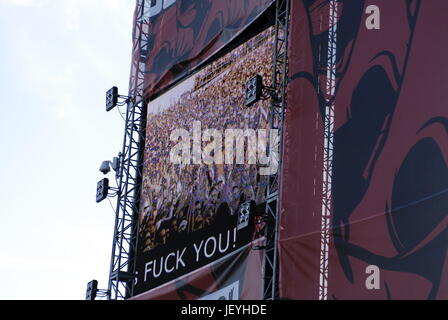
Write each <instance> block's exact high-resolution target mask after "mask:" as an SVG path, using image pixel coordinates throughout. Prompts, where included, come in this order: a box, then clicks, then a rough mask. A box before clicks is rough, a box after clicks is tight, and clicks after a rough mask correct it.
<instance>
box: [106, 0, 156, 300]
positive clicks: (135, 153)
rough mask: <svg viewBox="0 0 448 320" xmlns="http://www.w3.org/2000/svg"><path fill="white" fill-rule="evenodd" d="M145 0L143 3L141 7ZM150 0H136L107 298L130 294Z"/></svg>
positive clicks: (140, 179) (135, 245) (140, 171)
mask: <svg viewBox="0 0 448 320" xmlns="http://www.w3.org/2000/svg"><path fill="white" fill-rule="evenodd" d="M145 1H146V2H147V4H146V6H145ZM149 5H150V0H137V12H136V14H137V15H136V19H137V20H136V24H135V27H134V31H133V45H134V47H133V54H134V56H133V59H132V66H131V76H130V83H129V102H128V104H127V110H126V119H125V133H124V139H123V149H122V152H121V158H120V169H119V172H118V173H117V184H118V192H117V207H116V212H115V226H114V238H113V244H112V256H111V264H110V275H109V285H108V291H107V294H108V296H107V298H108V299H109V300H121V299H127V298H129V297H131V296H132V294H133V286H134V280H135V254H136V248H137V235H138V232H137V231H138V214H139V200H140V194H141V181H142V169H143V153H144V144H145V129H146V111H147V110H146V108H147V104H146V101H144V99H143V98H142V97H143V85H144V70H145V61H146V56H147V53H148V30H147V28H148V24H147V23H145V15H146V14H147V13H146V12H147V10H145V8H146V7H148V6H149Z"/></svg>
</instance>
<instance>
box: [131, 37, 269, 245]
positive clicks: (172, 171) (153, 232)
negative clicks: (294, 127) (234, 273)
mask: <svg viewBox="0 0 448 320" xmlns="http://www.w3.org/2000/svg"><path fill="white" fill-rule="evenodd" d="M271 33H272V30H267V31H266V32H265V33H263V34H261V35H258V36H257V37H256V38H254V39H252V40H251V41H249V42H247V43H245V44H244V45H242V46H240V47H239V48H237V49H235V50H234V51H232V52H231V53H229V54H227V55H226V56H224V57H222V58H221V59H220V60H218V61H217V62H215V63H214V64H212V65H211V66H209V67H208V68H205V69H203V70H202V71H200V72H198V73H197V74H196V75H195V77H196V79H195V80H196V81H195V86H194V89H193V90H191V91H189V92H186V93H184V94H183V95H182V96H181V97H180V98H179V100H178V101H177V102H175V103H173V104H172V105H170V106H169V107H168V108H166V109H164V110H163V111H162V112H160V113H151V110H149V113H150V114H149V116H148V124H147V139H146V146H145V161H144V178H143V191H142V197H141V204H140V208H141V213H140V236H141V241H142V242H141V245H142V249H143V251H144V252H145V251H148V250H151V249H152V248H154V247H156V246H159V245H163V244H166V243H167V242H168V241H171V240H173V239H175V238H177V237H180V236H182V235H185V234H188V233H190V232H194V231H198V230H201V229H204V228H207V227H212V226H213V225H214V224H222V223H227V224H229V223H232V222H229V221H234V222H235V224H236V218H237V214H236V213H237V211H238V207H239V206H240V204H241V203H243V202H246V201H255V202H256V203H257V204H258V203H261V202H263V201H264V200H265V192H266V177H264V176H260V175H259V172H258V167H257V166H256V165H248V164H246V165H236V164H234V165H216V164H215V165H194V164H190V165H178V164H173V163H171V162H170V150H171V148H172V147H173V146H174V143H173V142H172V141H170V135H171V132H172V131H173V130H175V129H179V128H182V129H186V130H190V131H191V129H192V125H193V122H194V121H201V124H202V127H203V129H204V128H213V129H220V130H225V129H248V128H250V129H255V130H256V129H267V127H268V119H267V115H268V108H269V102H268V101H262V102H260V103H258V104H256V105H254V106H253V107H251V108H247V107H245V84H246V82H247V81H248V80H249V79H251V78H252V77H253V76H255V75H256V74H260V75H262V77H263V79H264V82H265V85H269V84H270V77H271V72H272V71H271V70H272V52H273V37H272V36H271Z"/></svg>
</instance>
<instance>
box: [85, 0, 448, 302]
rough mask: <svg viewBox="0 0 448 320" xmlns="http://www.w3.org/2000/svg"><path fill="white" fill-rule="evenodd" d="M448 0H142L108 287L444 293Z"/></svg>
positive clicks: (132, 291)
mask: <svg viewBox="0 0 448 320" xmlns="http://www.w3.org/2000/svg"><path fill="white" fill-rule="evenodd" d="M164 3H165V5H163V4H164ZM447 10H448V2H446V0H432V1H422V0H415V1H408V0H394V1H374V0H359V1H353V0H309V1H308V0H275V1H274V0H246V1H241V0H213V1H207V0H203V1H201V0H198V1H192V0H177V1H161V0H157V1H154V0H153V1H149V0H137V6H136V11H135V17H134V22H135V24H134V32H133V37H134V47H133V62H132V70H131V78H130V89H129V96H128V97H127V102H128V105H127V112H126V127H125V137H124V143H123V151H122V153H121V155H120V166H119V172H118V174H117V177H118V189H117V190H118V192H117V195H118V200H117V201H118V202H117V211H116V223H115V231H114V240H113V250H112V259H111V268H110V280H109V288H108V298H109V299H135V300H147V299H185V300H187V299H191V300H196V299H230V300H232V299H240V300H245V299H252V300H257V299H266V300H274V299H297V300H330V299H338V300H340V299H448V286H447V279H448V256H447V249H448V248H447V243H448V227H447V215H446V208H448V192H447V190H448V182H447V181H448V167H447V163H448V160H447V159H448V148H447V145H448V143H447V141H448V135H447V132H448V120H447V119H448V113H447V108H446V107H445V104H444V96H443V93H444V92H446V91H447V86H446V83H447V82H446V81H445V78H444V77H445V75H446V74H447V72H448V67H447V64H446V63H444V61H445V60H446V59H445V57H446V55H447V54H448V47H447V45H446V43H445V42H444V41H443V39H444V34H446V32H447V31H448V24H447V23H446V19H445V17H444V13H445V12H447ZM428 55H430V56H431V59H428ZM246 86H247V87H246ZM116 91H117V90H115V89H114V91H112V92H116ZM109 100H110V99H109ZM112 101H113V100H112ZM229 129H232V130H240V131H239V132H240V133H243V134H242V136H243V137H242V139H241V140H242V141H243V142H242V145H243V149H244V152H242V154H243V158H244V155H246V154H247V155H248V158H250V156H249V155H250V154H251V152H252V155H253V152H254V150H253V149H251V148H250V147H249V143H248V144H247V146H246V145H245V144H244V143H245V141H250V139H255V138H260V134H259V132H262V133H263V132H265V133H266V132H267V131H269V132H271V133H272V132H276V133H277V135H273V136H270V137H269V138H267V136H266V135H265V136H264V138H262V139H261V140H260V139H259V140H258V142H259V143H258V144H261V145H262V148H261V149H263V147H264V151H266V147H267V146H269V147H268V148H267V149H269V150H270V152H269V154H270V156H266V157H265V158H264V160H266V159H268V161H267V162H266V161H264V162H263V165H261V164H260V163H258V162H250V164H248V165H247V164H244V161H243V162H241V163H231V164H229V163H218V162H219V161H216V159H218V158H219V157H220V156H223V155H222V154H221V153H222V150H223V149H226V148H223V147H227V143H226V140H225V139H222V138H223V136H226V132H227V131H228V130H229ZM263 130H265V131H263ZM228 132H230V131H228ZM262 136H263V135H261V137H262ZM267 140H269V143H268V142H267ZM211 141H213V142H214V143H215V147H211V146H212V144H211V143H210V142H211ZM217 141H223V143H222V145H221V144H218V145H219V146H218V147H216V142H217ZM252 141H255V140H252ZM260 141H261V143H260ZM209 143H210V144H209ZM233 143H234V141H233V140H231V145H232V148H233ZM237 143H238V142H237V140H235V145H237ZM253 145H255V144H253ZM191 146H192V148H191ZM173 148H174V149H173ZM275 150H277V151H278V152H272V151H275ZM230 155H231V159H232V160H233V157H236V158H237V156H235V153H230ZM224 158H225V157H224ZM173 159H174V160H173ZM252 160H253V159H252ZM252 160H251V161H252ZM267 163H269V164H272V163H275V164H276V166H277V168H278V170H274V171H273V172H271V173H270V174H260V172H261V171H259V170H260V169H266V166H265V165H266V164H267ZM106 169H107V168H106ZM105 182H106V181H105V180H104V181H103V183H102V184H100V185H99V187H98V190H97V191H98V198H97V200H101V199H103V198H104V197H105V196H106V194H105V193H104V189H105V188H106V187H105V186H107V183H105ZM94 287H95V286H92V285H91V288H94ZM92 290H93V289H91V292H90V293H92ZM94 296H95V294H89V297H90V298H92V297H94Z"/></svg>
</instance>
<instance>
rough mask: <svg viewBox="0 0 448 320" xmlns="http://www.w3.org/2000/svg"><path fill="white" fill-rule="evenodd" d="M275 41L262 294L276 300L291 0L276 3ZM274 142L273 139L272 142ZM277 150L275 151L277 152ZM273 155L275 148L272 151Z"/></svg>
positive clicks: (265, 297) (277, 295) (277, 294)
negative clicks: (274, 135)
mask: <svg viewBox="0 0 448 320" xmlns="http://www.w3.org/2000/svg"><path fill="white" fill-rule="evenodd" d="M275 6H276V8H275V44H274V64H273V69H272V88H273V89H274V92H275V94H274V95H273V100H272V104H271V109H270V128H271V129H273V130H277V132H278V136H279V139H278V141H277V142H276V143H275V144H276V145H274V146H271V147H272V148H275V150H278V151H279V152H277V153H276V154H277V155H278V156H279V158H278V159H274V161H277V164H278V170H277V172H276V173H274V174H273V175H271V176H269V178H268V186H267V191H266V199H267V200H266V214H267V226H266V245H265V253H264V279H263V282H264V283H263V298H264V299H265V300H274V299H276V298H278V297H279V292H278V275H279V268H278V229H279V216H280V214H279V213H280V178H281V157H282V156H281V155H282V150H283V127H284V120H285V109H286V86H287V84H288V28H289V8H290V1H289V0H277V1H276V4H275ZM271 143H272V142H271ZM274 154H275V153H274ZM271 156H272V152H271Z"/></svg>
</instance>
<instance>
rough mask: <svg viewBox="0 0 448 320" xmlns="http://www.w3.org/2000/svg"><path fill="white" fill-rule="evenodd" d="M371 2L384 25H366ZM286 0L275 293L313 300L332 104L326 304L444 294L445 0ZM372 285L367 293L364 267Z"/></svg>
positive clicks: (447, 156)
mask: <svg viewBox="0 0 448 320" xmlns="http://www.w3.org/2000/svg"><path fill="white" fill-rule="evenodd" d="M370 5H376V6H377V7H378V8H379V10H380V11H379V12H380V29H379V30H369V29H368V28H367V27H366V20H367V18H368V17H369V14H368V13H366V11H367V8H368V7H369V6H370ZM329 12H330V9H329V1H323V0H316V1H312V0H306V1H305V0H303V1H302V0H293V1H292V16H291V32H290V57H289V59H290V78H291V82H290V85H289V89H288V115H287V120H286V122H287V129H286V136H285V139H286V140H285V153H284V176H283V194H282V196H283V203H282V209H283V211H282V221H281V226H282V228H281V239H280V249H281V284H280V287H281V296H283V297H286V298H291V299H318V297H319V290H320V289H321V288H320V287H319V286H320V285H322V283H323V282H322V281H321V280H322V272H321V270H320V269H319V266H320V252H321V230H322V228H321V222H322V195H323V188H322V183H323V181H322V176H323V173H322V172H323V163H324V159H323V151H322V150H323V146H324V144H323V141H324V137H323V132H324V112H325V108H326V104H327V103H333V104H334V115H335V119H334V120H335V123H334V153H333V156H334V159H333V168H332V205H331V217H330V221H331V222H330V223H331V232H330V246H329V256H328V259H329V260H328V278H327V280H328V281H327V290H328V299H448V257H447V246H448V228H447V226H448V219H447V212H448V167H447V162H448V108H446V103H445V100H446V99H445V93H446V92H447V91H448V82H447V81H446V75H447V74H448V63H447V60H446V57H447V56H448V44H447V42H446V41H445V40H444V39H445V35H446V34H447V32H448V20H447V19H446V17H445V15H446V13H447V12H448V2H447V1H445V0H431V1H425V0H422V1H420V0H393V1H391V0H375V1H371V0H356V1H353V0H340V1H337V20H336V22H335V23H336V24H337V57H336V68H337V74H336V91H335V93H334V95H327V94H326V93H327V92H328V90H327V88H326V83H327V80H328V79H327V73H328V68H329V65H330V62H329V60H328V58H327V48H328V30H329V28H331V27H332V26H331V25H330V24H329V18H328V15H329ZM370 265H374V266H377V267H378V268H379V271H380V272H379V275H380V281H379V284H380V286H379V288H378V289H374V290H369V289H367V287H366V279H367V277H368V274H367V273H366V270H367V267H368V266H370Z"/></svg>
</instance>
